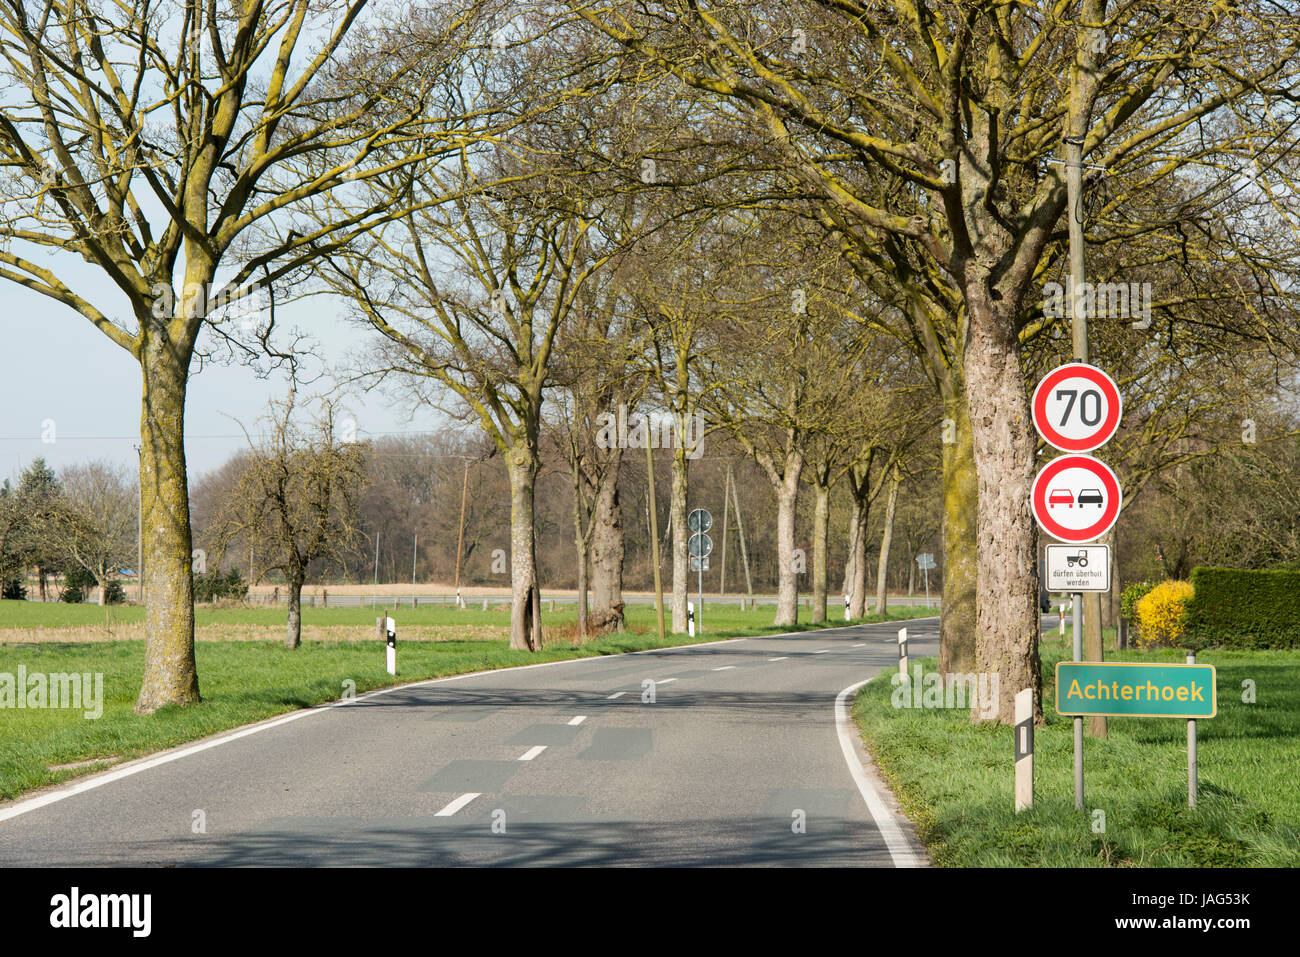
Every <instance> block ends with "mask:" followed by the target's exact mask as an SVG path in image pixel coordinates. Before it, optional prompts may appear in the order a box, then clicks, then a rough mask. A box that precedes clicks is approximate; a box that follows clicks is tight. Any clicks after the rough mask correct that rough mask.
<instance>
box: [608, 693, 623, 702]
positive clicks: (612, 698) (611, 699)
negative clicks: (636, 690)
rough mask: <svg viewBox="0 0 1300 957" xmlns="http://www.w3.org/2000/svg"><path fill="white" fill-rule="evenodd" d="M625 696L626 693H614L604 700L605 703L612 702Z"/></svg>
mask: <svg viewBox="0 0 1300 957" xmlns="http://www.w3.org/2000/svg"><path fill="white" fill-rule="evenodd" d="M625 694H627V692H626V691H615V692H614V693H613V694H612V695H610V696H609V697H608V698H606V699H605V700H606V701H613V700H614V699H615V698H621V697H623V695H625Z"/></svg>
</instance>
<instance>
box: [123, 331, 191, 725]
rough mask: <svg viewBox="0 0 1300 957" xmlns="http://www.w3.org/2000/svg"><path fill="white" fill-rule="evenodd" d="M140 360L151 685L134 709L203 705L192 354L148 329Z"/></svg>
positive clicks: (146, 669)
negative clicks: (190, 441) (192, 490)
mask: <svg viewBox="0 0 1300 957" xmlns="http://www.w3.org/2000/svg"><path fill="white" fill-rule="evenodd" d="M149 331H150V333H151V334H149V335H147V336H146V339H145V342H144V344H143V349H142V352H141V356H140V366H141V371H142V373H143V396H142V409H141V416H140V444H141V450H140V498H141V505H142V509H143V519H144V520H143V527H142V534H143V539H144V558H145V562H144V572H145V596H146V602H145V664H144V681H143V683H142V685H141V688H140V696H139V698H138V699H137V701H136V705H135V710H136V711H138V712H140V713H142V714H148V713H152V712H153V711H156V710H157V709H158V708H161V707H162V706H163V705H167V704H179V705H188V704H195V703H197V702H198V701H199V677H198V671H197V669H196V667H195V663H194V573H193V567H192V562H193V552H192V547H193V546H192V541H191V534H190V499H189V487H188V483H187V481H186V476H185V443H184V436H185V389H186V384H187V379H188V375H189V357H190V349H189V348H188V347H187V346H186V345H185V344H184V343H177V342H175V341H173V339H172V338H171V337H170V336H168V335H166V334H163V333H162V332H161V331H160V330H157V329H156V328H155V329H152V330H149Z"/></svg>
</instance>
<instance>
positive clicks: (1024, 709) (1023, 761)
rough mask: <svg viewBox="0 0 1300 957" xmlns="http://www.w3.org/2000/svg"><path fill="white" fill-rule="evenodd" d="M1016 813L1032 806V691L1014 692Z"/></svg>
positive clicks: (1028, 689)
mask: <svg viewBox="0 0 1300 957" xmlns="http://www.w3.org/2000/svg"><path fill="white" fill-rule="evenodd" d="M1015 733H1016V813H1017V814H1019V813H1020V812H1021V811H1023V810H1024V809H1025V808H1027V807H1033V806H1034V689H1033V688H1026V689H1025V690H1023V691H1018V692H1016V727H1015Z"/></svg>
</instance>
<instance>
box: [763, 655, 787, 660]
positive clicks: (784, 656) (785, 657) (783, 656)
mask: <svg viewBox="0 0 1300 957" xmlns="http://www.w3.org/2000/svg"><path fill="white" fill-rule="evenodd" d="M789 657H790V656H789V655H782V656H781V657H780V658H768V659H767V660H768V661H785V660H786V659H787V658H789Z"/></svg>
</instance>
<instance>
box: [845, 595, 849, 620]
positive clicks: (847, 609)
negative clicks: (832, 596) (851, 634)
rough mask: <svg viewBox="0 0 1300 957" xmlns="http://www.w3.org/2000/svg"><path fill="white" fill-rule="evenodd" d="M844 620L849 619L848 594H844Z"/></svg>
mask: <svg viewBox="0 0 1300 957" xmlns="http://www.w3.org/2000/svg"><path fill="white" fill-rule="evenodd" d="M844 620H845V621H848V620H849V596H848V595H845V596H844Z"/></svg>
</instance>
